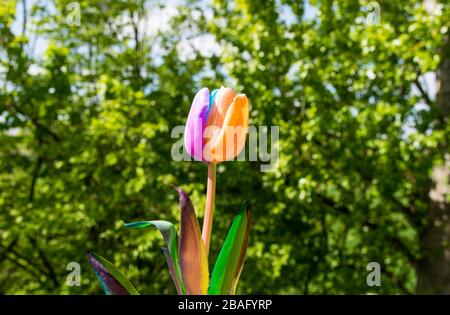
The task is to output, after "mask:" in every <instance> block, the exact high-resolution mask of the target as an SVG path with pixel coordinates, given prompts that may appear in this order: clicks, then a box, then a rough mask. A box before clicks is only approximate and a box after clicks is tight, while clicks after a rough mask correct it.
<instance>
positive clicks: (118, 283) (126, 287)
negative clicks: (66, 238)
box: [88, 252, 139, 295]
mask: <svg viewBox="0 0 450 315" xmlns="http://www.w3.org/2000/svg"><path fill="white" fill-rule="evenodd" d="M88 258H89V262H90V263H91V265H92V267H93V268H94V271H95V274H96V275H97V278H98V280H99V282H100V284H101V285H102V287H103V290H104V291H105V293H106V294H107V295H127V294H131V295H139V292H138V291H137V290H136V289H135V288H134V287H133V285H132V284H131V283H130V281H128V279H127V278H125V276H124V275H123V274H122V273H121V272H120V271H119V270H118V269H117V268H116V267H115V266H114V265H113V264H112V263H110V262H109V261H108V260H106V259H105V258H103V257H101V256H99V255H97V254H95V253H93V252H89V253H88Z"/></svg>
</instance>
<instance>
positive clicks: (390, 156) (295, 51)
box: [0, 0, 450, 294]
mask: <svg viewBox="0 0 450 315" xmlns="http://www.w3.org/2000/svg"><path fill="white" fill-rule="evenodd" d="M4 3H5V4H3V3H2V6H1V7H0V35H1V36H0V145H1V150H0V158H1V163H0V292H2V293H100V286H99V285H98V284H97V282H96V280H95V277H94V274H93V273H92V272H91V270H90V268H89V266H88V264H87V260H86V256H85V253H86V251H87V250H89V249H94V250H95V251H96V252H98V253H100V254H101V255H103V256H105V257H107V258H109V259H111V260H113V261H114V262H115V264H116V265H117V266H119V267H120V269H121V270H123V271H124V272H125V273H126V274H127V276H128V277H129V278H130V280H131V282H132V283H134V284H135V286H136V287H137V288H138V289H139V290H140V291H141V292H144V293H175V289H174V288H173V285H172V284H171V280H170V276H169V274H168V272H166V269H165V261H164V257H163V255H162V253H161V252H160V250H159V247H160V246H161V245H162V240H160V237H159V235H158V232H157V231H148V232H145V233H142V232H139V231H129V230H125V229H123V228H122V220H125V221H129V220H139V219H152V218H161V219H167V220H170V221H173V222H177V217H178V209H177V202H176V198H177V197H176V193H175V192H174V191H173V190H172V189H171V188H170V187H169V185H168V184H178V185H181V187H182V188H183V189H185V190H186V191H187V192H188V193H189V194H190V195H191V196H192V199H193V202H194V204H195V206H196V210H197V212H198V214H199V216H200V217H202V215H203V213H202V211H203V210H202V209H203V208H204V192H205V188H206V187H205V184H206V166H205V165H203V164H202V163H193V162H175V161H173V160H172V159H171V154H170V152H171V147H172V144H173V143H174V142H175V141H176V139H172V138H171V131H172V128H173V127H175V126H177V125H183V124H184V122H185V119H186V117H187V113H188V110H189V107H190V103H191V101H192V98H193V95H194V93H195V92H196V91H197V90H198V89H199V88H200V87H202V86H209V87H210V88H213V87H219V86H220V85H230V86H232V87H233V88H234V89H236V90H238V91H243V92H244V93H246V94H247V95H248V97H249V99H250V104H251V123H252V124H253V125H255V126H261V125H265V126H272V125H276V126H280V141H279V147H280V159H279V160H278V161H277V163H276V165H275V166H274V168H273V169H272V172H267V173H262V172H261V171H260V165H261V163H262V162H261V161H257V162H239V163H224V164H221V165H220V166H219V167H218V186H217V204H216V215H215V222H214V224H215V230H214V234H213V236H212V243H211V257H216V256H217V254H218V249H219V248H220V245H221V243H222V242H223V236H224V235H225V233H226V231H227V230H228V228H229V226H230V224H231V220H232V218H233V216H234V214H235V213H236V211H237V210H238V209H239V205H240V204H241V202H242V201H243V199H246V198H251V199H256V205H255V211H254V222H255V225H254V229H253V231H252V236H251V239H250V244H249V249H248V260H247V262H246V264H245V267H244V272H243V275H242V277H241V284H240V287H239V288H238V292H240V293H278V294H279V293H301V294H315V293H358V294H359V293H369V292H370V293H416V292H419V293H421V292H427V293H428V292H435V293H449V291H448V290H449V287H448V283H450V282H449V281H447V280H448V272H449V270H450V264H449V261H448V257H447V256H448V255H447V256H446V250H448V248H447V247H448V244H449V243H448V240H449V239H448V202H449V197H448V190H445V189H444V190H442V189H441V190H439V193H440V195H439V198H438V199H437V200H436V198H433V196H435V195H433V194H431V197H430V194H429V193H430V191H435V190H436V189H435V183H434V177H433V174H435V172H436V170H437V169H440V170H441V174H445V172H446V170H448V168H445V166H444V167H443V166H442V165H444V164H443V163H444V161H445V154H446V153H448V139H449V131H450V128H449V122H448V110H447V111H446V110H445V108H448V104H447V103H446V100H448V99H449V98H448V97H446V96H445V95H447V94H448V86H450V84H449V83H448V75H446V73H448V71H447V70H448V56H449V53H448V26H449V25H448V20H449V19H448V12H449V9H450V8H449V5H448V3H447V2H446V1H443V2H442V4H441V5H438V4H437V5H436V6H435V9H434V10H430V9H429V6H426V5H424V3H423V2H422V1H415V0H410V1H399V0H398V1H397V0H396V1H378V3H379V5H380V8H381V11H380V12H381V19H380V24H379V25H371V24H370V23H369V20H368V16H369V15H370V13H371V12H370V8H369V1H362V0H361V1H331V0H323V1H310V2H302V1H288V0H282V1H264V2H262V1H261V2H258V1H246V0H236V1H227V2H224V1H213V2H206V1H205V2H203V1H187V2H184V1H174V2H169V3H166V4H164V3H163V2H161V3H158V2H154V1H145V0H133V1H118V0H94V1H87V0H80V1H78V2H77V3H79V5H80V12H81V19H80V22H81V23H80V25H79V26H77V25H72V24H71V23H69V24H68V23H67V22H68V21H67V16H68V14H69V13H70V8H71V7H70V6H68V5H69V3H71V1H68V0H45V1H32V0H24V1H13V0H8V1H6V2H5V1H4ZM426 3H427V4H428V2H426ZM25 8H26V9H25ZM427 8H428V10H427ZM435 71H438V74H439V75H438V79H439V80H438V81H439V82H440V85H437V86H436V88H434V89H433V86H429V87H427V84H426V83H429V82H430V81H432V80H430V78H432V77H433V73H434V72H435ZM433 90H436V92H438V93H437V98H435V96H434V94H435V93H434V92H433ZM441 177H442V178H445V175H444V176H441ZM442 185H443V186H442ZM439 187H446V186H445V180H444V182H443V184H441V186H439ZM442 209H446V210H442ZM436 240H437V241H436ZM71 261H77V262H79V263H81V264H82V285H81V287H68V286H67V285H66V284H65V277H66V275H67V273H68V272H67V271H66V270H65V268H66V265H67V264H68V263H69V262H71ZM371 261H376V262H379V263H380V265H381V267H382V286H381V287H372V288H371V287H368V286H367V284H366V276H367V273H368V272H367V271H366V266H367V264H368V263H369V262H371ZM438 280H439V281H438Z"/></svg>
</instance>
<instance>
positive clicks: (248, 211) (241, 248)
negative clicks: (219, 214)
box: [208, 200, 252, 294]
mask: <svg viewBox="0 0 450 315" xmlns="http://www.w3.org/2000/svg"><path fill="white" fill-rule="evenodd" d="M251 225H252V208H251V202H250V201H248V200H247V201H245V202H244V203H243V205H242V206H241V209H240V211H239V213H238V214H237V216H236V218H235V219H234V221H233V224H232V225H231V228H230V231H229V232H228V235H227V238H226V239H225V242H224V244H223V246H222V249H221V250H220V253H219V256H218V257H217V260H216V264H215V265H214V269H213V272H212V276H211V282H210V284H209V289H208V294H235V292H236V287H237V283H238V281H239V276H240V275H241V272H242V268H243V266H244V260H245V253H246V251H247V243H248V237H249V234H250V228H251Z"/></svg>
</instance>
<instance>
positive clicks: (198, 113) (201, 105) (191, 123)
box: [184, 87, 209, 161]
mask: <svg viewBox="0 0 450 315" xmlns="http://www.w3.org/2000/svg"><path fill="white" fill-rule="evenodd" d="M208 108H209V89H208V88H206V87H205V88H203V89H201V90H200V91H198V92H197V94H196V95H195V97H194V101H193V102H192V106H191V110H190V111H189V116H188V119H187V122H186V128H185V130H184V146H185V147H186V150H187V152H188V153H189V155H190V156H192V157H193V158H194V159H196V160H199V161H203V146H204V139H203V131H204V130H205V125H206V117H207V114H208Z"/></svg>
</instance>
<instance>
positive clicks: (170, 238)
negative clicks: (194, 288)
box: [125, 220, 186, 295]
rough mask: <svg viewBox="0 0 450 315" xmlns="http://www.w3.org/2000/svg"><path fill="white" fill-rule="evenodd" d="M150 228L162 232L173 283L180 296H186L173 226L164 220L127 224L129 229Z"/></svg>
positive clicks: (164, 250) (164, 249)
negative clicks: (152, 227)
mask: <svg viewBox="0 0 450 315" xmlns="http://www.w3.org/2000/svg"><path fill="white" fill-rule="evenodd" d="M149 226H154V227H156V228H157V229H158V230H159V231H160V232H161V235H162V236H163V239H164V241H165V243H166V246H167V247H163V249H162V250H163V252H164V255H165V257H166V261H167V266H168V267H169V272H170V275H171V276H172V280H173V283H174V284H175V287H176V289H177V292H178V294H180V295H181V294H186V289H185V288H184V285H183V281H182V277H181V271H180V263H179V258H178V248H177V233H176V231H175V227H174V226H173V224H172V223H170V222H168V221H163V220H153V221H140V222H133V223H125V227H128V228H136V229H143V228H146V227H149Z"/></svg>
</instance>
